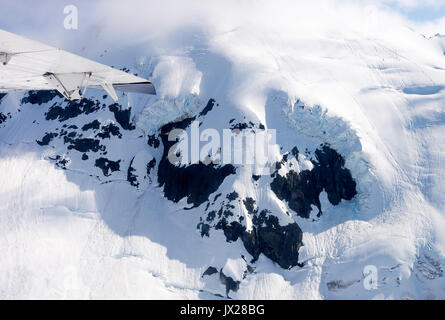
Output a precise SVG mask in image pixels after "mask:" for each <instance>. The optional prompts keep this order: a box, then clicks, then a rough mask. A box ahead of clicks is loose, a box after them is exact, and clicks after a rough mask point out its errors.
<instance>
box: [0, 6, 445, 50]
mask: <svg viewBox="0 0 445 320" xmlns="http://www.w3.org/2000/svg"><path fill="white" fill-rule="evenodd" d="M67 5H74V6H76V7H77V8H78V16H79V19H78V20H79V31H78V32H73V31H72V30H71V31H67V30H65V29H64V25H63V22H64V19H65V15H64V13H63V10H64V7H65V6H67ZM306 7H309V9H307V10H306ZM337 8H341V10H338V12H337ZM305 11H307V14H306V15H305V16H304V15H302V14H301V12H305ZM340 11H342V12H340ZM376 11H377V12H378V14H379V17H378V18H376V20H379V19H381V18H380V16H382V17H384V19H385V20H386V21H389V20H392V21H396V22H397V23H398V24H399V25H401V24H403V25H407V26H409V27H411V28H413V29H417V30H418V31H419V32H420V33H421V34H423V35H425V36H427V37H430V36H433V35H435V34H437V33H441V34H445V0H313V1H311V2H306V1H304V2H303V1H301V2H300V1H289V0H277V1H270V0H258V1H251V0H238V1H232V0H226V1H217V0H188V1H183V0H163V1H156V0H127V1H125V2H122V1H116V0H95V1H89V0H62V1H61V0H37V1H31V0H15V1H10V0H0V15H1V19H0V29H4V30H7V31H11V32H14V33H17V34H21V35H24V36H25V37H28V38H31V39H35V40H38V41H41V42H45V43H47V44H49V45H53V46H57V47H61V48H64V49H67V50H68V49H69V50H71V51H73V52H74V53H78V54H80V53H81V51H82V47H83V45H81V43H82V44H87V45H88V46H89V49H91V47H93V48H94V44H95V39H96V38H95V37H98V36H99V35H100V37H101V40H103V39H104V38H107V39H108V41H109V42H110V43H112V42H113V41H116V42H121V43H127V42H129V41H137V40H138V39H139V40H140V41H142V39H146V38H149V37H152V38H153V37H155V36H158V37H159V38H161V37H162V36H165V35H167V34H169V33H172V32H177V31H178V30H181V28H184V27H185V26H186V27H187V28H188V29H192V28H193V27H195V26H196V27H197V28H198V29H199V31H197V34H198V33H199V32H208V30H207V29H208V28H210V29H214V30H212V31H211V32H227V31H229V30H230V28H232V27H233V28H237V27H240V26H241V24H242V23H244V20H245V21H247V22H248V23H249V22H252V21H253V22H255V23H257V22H258V21H254V20H255V19H256V20H259V21H260V22H262V21H263V20H264V28H265V29H266V28H269V29H270V28H273V27H274V24H276V23H277V24H280V22H281V21H280V20H282V19H281V17H280V15H285V16H287V15H289V17H287V18H288V22H289V21H290V22H292V16H291V15H292V14H293V15H295V16H298V14H299V13H300V16H299V19H309V23H311V20H310V19H312V20H316V19H319V20H321V19H325V18H326V17H327V18H328V19H332V20H333V21H336V22H338V21H339V22H340V23H343V22H344V21H345V20H346V21H347V20H351V21H354V24H355V25H354V28H355V27H358V28H359V27H360V24H361V23H362V21H363V17H364V18H365V19H366V18H367V12H370V14H371V13H373V12H376ZM253 12H254V13H253ZM269 12H271V14H269ZM347 12H349V13H347ZM255 14H256V16H255ZM273 14H275V15H274V16H273ZM335 15H338V16H339V17H340V16H341V18H339V17H337V18H335V17H334V16H335ZM211 19H213V20H211ZM347 22H348V21H347ZM350 25H351V24H350ZM350 25H349V26H350ZM347 27H348V26H345V28H347ZM192 32H193V31H192ZM136 35H137V37H136ZM170 40H171V39H170ZM174 41H181V40H180V39H174ZM163 45H164V44H163ZM114 46H116V47H119V45H118V44H116V43H114ZM121 47H123V46H121ZM167 49H169V50H171V49H172V48H171V47H170V46H167ZM96 54H99V53H98V52H96Z"/></svg>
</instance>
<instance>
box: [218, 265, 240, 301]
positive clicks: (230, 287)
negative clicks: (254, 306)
mask: <svg viewBox="0 0 445 320" xmlns="http://www.w3.org/2000/svg"><path fill="white" fill-rule="evenodd" d="M219 280H220V281H221V283H222V284H223V285H225V286H226V296H227V298H229V292H230V291H233V292H236V291H238V289H239V285H240V282H239V281H235V280H233V278H231V277H228V276H226V275H225V274H224V272H223V271H222V269H221V270H220V271H219Z"/></svg>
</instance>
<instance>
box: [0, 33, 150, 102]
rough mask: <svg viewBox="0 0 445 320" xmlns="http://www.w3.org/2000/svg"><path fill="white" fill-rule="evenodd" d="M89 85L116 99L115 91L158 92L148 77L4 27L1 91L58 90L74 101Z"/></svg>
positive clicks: (0, 39)
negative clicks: (8, 30) (78, 54)
mask: <svg viewBox="0 0 445 320" xmlns="http://www.w3.org/2000/svg"><path fill="white" fill-rule="evenodd" d="M86 88H103V89H104V90H105V91H107V92H108V94H109V95H110V96H111V97H112V98H113V99H114V100H115V101H117V99H118V98H117V94H116V91H115V90H120V91H125V92H137V93H145V94H156V90H155V88H154V86H153V84H152V83H151V82H150V81H148V80H146V79H144V78H141V77H137V76H134V75H132V74H129V73H126V72H124V71H121V70H117V69H114V68H111V67H109V66H106V65H103V64H101V63H98V62H95V61H92V60H89V59H86V58H82V57H80V56H77V55H75V54H72V53H69V52H67V51H64V50H60V49H57V48H54V47H51V46H47V45H45V44H42V43H39V42H37V41H33V40H29V39H26V38H24V37H21V36H18V35H16V34H13V33H10V32H7V31H4V30H1V29H0V92H11V91H19V90H58V91H59V92H60V93H61V94H63V96H65V98H67V99H69V100H73V99H81V98H82V97H83V95H84V93H85V90H86Z"/></svg>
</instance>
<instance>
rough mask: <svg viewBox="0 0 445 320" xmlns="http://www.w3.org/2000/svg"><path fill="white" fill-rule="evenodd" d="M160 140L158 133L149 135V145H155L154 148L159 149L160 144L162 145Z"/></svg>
mask: <svg viewBox="0 0 445 320" xmlns="http://www.w3.org/2000/svg"><path fill="white" fill-rule="evenodd" d="M160 143H161V142H160V141H159V139H158V138H157V137H156V135H154V134H153V135H149V136H148V145H149V146H150V147H153V148H155V149H157V148H158V147H159V145H160Z"/></svg>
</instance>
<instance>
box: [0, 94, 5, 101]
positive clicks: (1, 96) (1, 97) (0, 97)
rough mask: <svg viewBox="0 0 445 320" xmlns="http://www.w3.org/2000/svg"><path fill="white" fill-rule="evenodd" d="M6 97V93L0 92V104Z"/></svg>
mask: <svg viewBox="0 0 445 320" xmlns="http://www.w3.org/2000/svg"><path fill="white" fill-rule="evenodd" d="M6 95H7V93H1V92H0V102H1V101H2V99H3V98H4V97H6Z"/></svg>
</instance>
